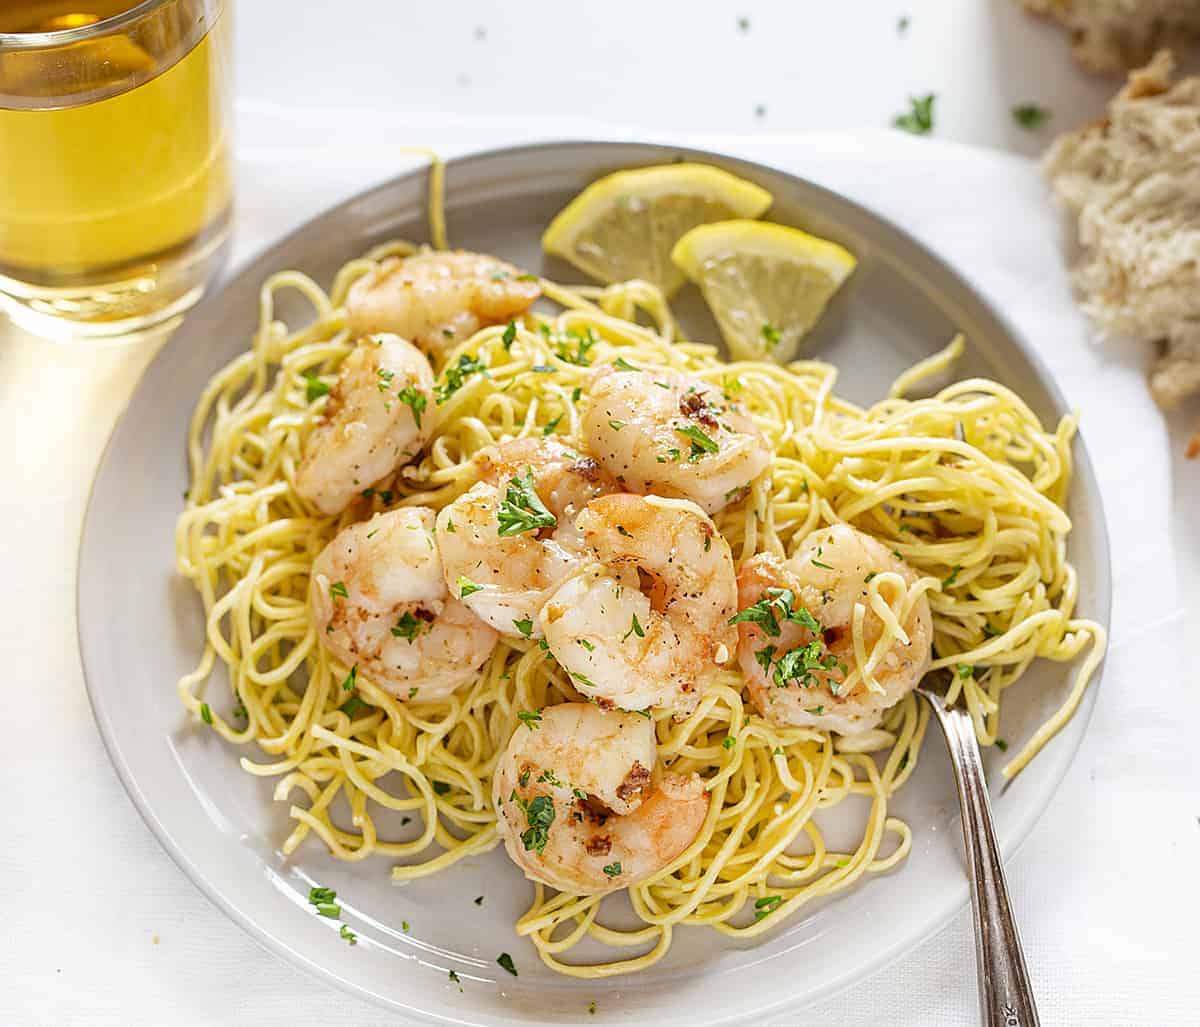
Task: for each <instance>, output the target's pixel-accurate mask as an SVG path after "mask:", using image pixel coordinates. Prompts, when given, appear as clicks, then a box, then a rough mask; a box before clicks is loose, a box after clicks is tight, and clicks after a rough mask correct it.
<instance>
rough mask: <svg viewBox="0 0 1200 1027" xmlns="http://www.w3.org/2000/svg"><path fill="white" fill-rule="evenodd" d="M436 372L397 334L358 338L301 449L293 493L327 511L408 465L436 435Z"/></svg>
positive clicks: (341, 506) (342, 505) (340, 507)
mask: <svg viewBox="0 0 1200 1027" xmlns="http://www.w3.org/2000/svg"><path fill="white" fill-rule="evenodd" d="M432 396H433V369H432V368H430V366H429V361H428V360H426V359H425V357H424V356H423V355H422V354H421V352H420V350H418V349H417V348H416V347H415V346H413V345H412V344H411V343H408V342H405V341H404V340H403V339H401V338H399V337H397V336H395V335H373V336H368V337H367V338H365V339H362V340H361V341H360V342H359V343H358V345H357V346H356V347H355V348H354V350H353V351H352V352H351V353H350V354H349V356H347V357H346V359H345V360H343V361H342V366H341V370H340V371H339V373H338V380H337V383H336V384H335V385H334V386H333V389H332V390H331V391H330V393H329V405H328V406H326V408H325V412H324V413H323V414H322V416H321V423H320V424H318V425H317V427H316V428H314V429H313V432H312V434H311V435H309V437H308V440H307V442H306V443H305V446H304V458H303V460H301V462H300V466H299V468H297V470H296V491H297V492H299V493H300V495H301V496H303V497H304V498H305V499H307V500H308V501H309V502H311V503H312V504H313V505H314V506H316V508H317V509H318V510H320V511H321V512H322V513H324V514H331V515H332V514H336V513H341V511H342V510H343V509H344V508H345V506H346V504H347V503H349V502H350V500H351V499H353V498H354V497H355V496H356V495H358V494H359V493H360V492H362V491H363V489H365V488H367V487H368V486H369V485H372V484H374V483H375V482H377V481H378V480H379V479H380V478H383V477H385V476H386V475H388V474H390V473H391V472H392V471H393V470H395V469H396V468H397V467H399V466H400V465H401V464H404V463H407V462H408V461H410V460H411V459H412V458H413V457H414V456H416V455H417V453H419V452H420V450H421V447H422V446H423V445H425V442H426V440H427V439H428V438H429V435H430V433H431V432H432V431H433V418H434V414H433V410H434V406H433V403H432V402H431V399H432Z"/></svg>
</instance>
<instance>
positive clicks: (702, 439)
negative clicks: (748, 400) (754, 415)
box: [582, 366, 771, 514]
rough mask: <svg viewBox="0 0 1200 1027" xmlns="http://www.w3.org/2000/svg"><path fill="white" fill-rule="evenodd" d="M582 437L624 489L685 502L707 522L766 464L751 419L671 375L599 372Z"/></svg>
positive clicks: (694, 382)
mask: <svg viewBox="0 0 1200 1027" xmlns="http://www.w3.org/2000/svg"><path fill="white" fill-rule="evenodd" d="M582 433H583V437H584V439H585V440H586V441H587V446H588V450H589V451H590V452H591V453H592V455H593V456H595V457H596V459H597V460H599V461H600V463H601V464H602V465H603V466H604V467H605V468H606V469H607V470H608V472H609V473H610V474H612V475H613V477H615V478H616V479H617V481H619V482H620V483H621V484H622V485H624V486H625V488H627V489H629V490H630V491H632V492H641V493H646V492H651V493H654V494H655V495H659V496H671V497H677V498H680V499H690V500H692V502H694V503H696V504H697V505H698V506H700V507H701V508H702V509H703V510H704V511H705V512H706V513H710V514H713V513H716V512H717V511H718V510H720V509H722V508H723V507H725V506H726V505H728V504H729V503H730V502H732V501H733V500H735V499H737V498H740V497H741V496H743V495H745V494H746V490H747V487H748V486H749V484H750V482H751V481H753V480H754V478H756V477H757V476H758V475H759V474H760V473H761V472H762V471H763V469H764V468H765V467H766V466H767V464H768V463H770V461H771V447H770V446H769V445H768V443H767V440H766V438H764V437H763V434H762V432H760V431H759V430H758V428H757V426H756V425H755V424H754V421H753V420H752V419H751V417H750V415H749V414H747V413H746V412H745V411H743V410H742V409H740V408H739V406H738V404H736V403H734V402H732V401H731V400H729V399H728V398H727V397H726V396H725V394H724V393H723V392H722V391H721V390H720V389H719V388H717V386H715V385H710V384H709V383H708V382H705V381H702V380H701V379H699V378H695V377H693V376H691V375H688V374H681V373H679V372H676V371H655V372H653V373H651V372H649V371H617V370H615V369H614V368H612V367H607V366H606V367H601V368H599V369H597V371H596V372H595V374H594V375H593V377H592V387H591V401H590V403H589V404H588V408H587V410H586V412H585V413H584V415H583V425H582Z"/></svg>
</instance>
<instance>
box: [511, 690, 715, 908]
mask: <svg viewBox="0 0 1200 1027" xmlns="http://www.w3.org/2000/svg"><path fill="white" fill-rule="evenodd" d="M539 716H540V719H537V720H531V721H529V722H527V724H525V725H522V726H521V727H518V728H517V730H516V731H515V732H514V733H513V736H512V738H511V739H510V740H509V743H508V748H507V749H505V750H504V753H503V754H502V755H501V757H500V762H499V763H498V764H497V766H496V774H495V777H494V778H493V781H492V798H493V801H494V802H495V804H496V811H497V814H498V816H497V821H496V827H497V830H498V831H499V833H500V836H501V837H502V838H503V839H504V846H505V848H506V849H508V854H509V856H511V857H512V861H513V862H514V863H516V864H517V866H519V867H520V868H521V869H522V870H523V871H524V872H525V876H526V877H529V878H531V879H532V880H534V881H541V882H542V883H543V884H548V885H549V886H550V887H551V888H557V889H559V890H560V891H564V892H571V893H573V894H576V895H598V894H603V893H604V892H610V891H615V890H616V889H617V888H629V887H631V886H633V885H635V884H640V883H641V882H642V881H644V880H646V879H647V878H649V877H653V876H654V875H655V874H657V873H658V872H659V871H660V870H662V869H663V868H664V867H665V866H667V865H668V864H669V863H670V862H671V860H673V859H675V858H676V857H677V856H678V855H679V854H680V853H682V852H683V851H684V850H685V849H686V848H687V847H688V846H689V845H691V843H692V842H693V841H694V840H695V838H696V835H697V834H698V833H699V831H700V828H701V827H702V826H703V824H704V818H705V815H706V814H707V812H708V796H707V795H706V793H705V791H704V785H703V783H702V782H701V781H700V778H699V777H698V776H697V775H695V774H691V775H689V776H686V777H685V776H683V775H679V774H665V775H659V780H657V782H656V781H655V777H656V775H655V764H656V762H657V754H656V750H655V741H654V725H653V724H652V723H651V722H650V721H649V720H648V719H647V718H645V717H640V716H638V715H636V714H631V713H620V712H617V711H612V712H608V713H606V712H604V711H602V710H600V709H599V708H597V707H596V706H593V705H591V704H590V703H562V704H561V705H558V706H548V707H547V708H546V709H544V710H542V711H541V712H540V715H539Z"/></svg>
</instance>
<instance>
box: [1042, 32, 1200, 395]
mask: <svg viewBox="0 0 1200 1027" xmlns="http://www.w3.org/2000/svg"><path fill="white" fill-rule="evenodd" d="M1172 67H1173V63H1172V59H1171V55H1170V54H1169V53H1167V52H1166V51H1164V52H1162V53H1160V54H1158V55H1157V56H1155V58H1154V59H1153V60H1152V61H1151V62H1150V63H1149V64H1148V65H1147V66H1146V67H1144V68H1142V69H1141V70H1139V71H1135V72H1133V73H1132V74H1131V75H1130V76H1129V81H1128V82H1126V84H1125V86H1124V88H1123V89H1122V90H1121V91H1120V92H1119V93H1118V94H1117V95H1116V97H1115V98H1114V99H1113V100H1112V102H1111V103H1110V104H1109V107H1108V117H1107V118H1106V119H1105V120H1104V121H1101V122H1098V123H1096V124H1093V125H1089V126H1087V127H1085V128H1083V129H1080V130H1079V131H1077V132H1072V133H1068V134H1067V135H1064V136H1061V137H1059V139H1057V140H1056V141H1055V142H1054V144H1053V145H1052V146H1051V147H1050V150H1049V152H1048V153H1047V154H1046V157H1045V161H1044V170H1045V173H1046V175H1047V176H1048V178H1049V179H1050V182H1051V183H1052V186H1053V189H1054V194H1055V196H1056V197H1057V198H1058V199H1059V200H1060V201H1061V202H1062V203H1063V204H1065V205H1066V207H1067V208H1068V209H1070V210H1071V211H1072V212H1073V213H1074V214H1076V215H1078V235H1079V242H1080V245H1081V247H1082V257H1081V260H1080V262H1079V264H1078V265H1077V266H1076V267H1075V269H1074V280H1075V284H1076V286H1077V287H1078V288H1079V290H1080V292H1081V293H1082V295H1083V308H1084V310H1085V311H1087V313H1088V314H1089V315H1090V316H1091V318H1092V319H1093V320H1094V322H1095V323H1096V325H1097V326H1098V327H1099V328H1100V331H1101V333H1102V334H1111V335H1121V336H1130V337H1132V338H1135V339H1141V340H1144V341H1146V342H1153V343H1156V344H1158V345H1160V346H1161V347H1162V350H1163V352H1162V356H1161V357H1160V358H1159V360H1158V363H1157V364H1156V365H1155V367H1154V370H1153V372H1152V373H1151V376H1150V388H1151V391H1152V392H1153V393H1154V398H1155V399H1156V400H1157V401H1158V402H1159V403H1160V404H1161V405H1162V406H1164V407H1171V406H1175V405H1176V404H1177V403H1178V402H1179V401H1180V400H1181V399H1183V398H1184V397H1185V396H1189V395H1191V394H1193V393H1196V392H1200V78H1185V79H1182V80H1181V81H1179V82H1176V83H1174V84H1172V83H1171V71H1172Z"/></svg>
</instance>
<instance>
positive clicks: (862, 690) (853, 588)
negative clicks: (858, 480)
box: [737, 524, 933, 735]
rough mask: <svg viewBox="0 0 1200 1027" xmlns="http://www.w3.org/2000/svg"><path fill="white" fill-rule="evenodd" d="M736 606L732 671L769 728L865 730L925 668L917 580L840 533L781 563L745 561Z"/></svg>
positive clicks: (871, 543) (873, 547) (860, 539)
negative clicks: (743, 683)
mask: <svg viewBox="0 0 1200 1027" xmlns="http://www.w3.org/2000/svg"><path fill="white" fill-rule="evenodd" d="M738 597H739V602H740V606H741V611H740V612H739V613H738V615H737V619H738V621H739V622H740V623H739V624H738V636H739V637H738V662H739V663H740V665H741V668H742V673H743V674H744V676H745V679H746V685H747V687H748V688H749V690H750V695H751V698H752V699H753V700H754V705H755V706H756V707H757V708H758V710H759V712H760V713H761V714H762V715H763V716H764V717H766V718H767V719H768V720H769V721H771V722H772V723H775V724H780V725H797V726H809V727H815V728H819V729H821V730H826V731H836V732H838V733H839V734H843V735H847V734H855V733H858V732H861V731H866V730H868V729H870V728H873V727H875V726H876V725H877V724H878V723H879V721H880V719H881V718H882V716H883V713H884V711H885V710H887V709H888V708H890V707H891V706H894V705H895V704H896V703H898V702H899V701H900V700H901V699H903V698H904V696H906V695H907V694H908V693H909V692H911V691H912V690H913V688H915V687H916V686H917V684H919V683H920V680H921V678H922V677H923V676H924V674H925V672H926V670H927V669H928V668H929V662H930V659H931V656H932V641H933V619H932V615H931V613H930V609H929V600H928V599H927V598H926V595H925V590H924V589H923V588H922V587H921V586H920V585H919V584H918V575H917V574H916V572H915V571H914V570H913V569H912V568H911V567H909V566H908V565H907V564H906V563H904V561H902V560H900V559H899V558H897V557H896V556H894V555H893V554H892V553H891V552H890V551H889V550H888V548H887V547H886V546H884V545H883V544H882V543H880V542H879V541H878V540H877V539H874V538H872V537H871V536H870V535H867V534H864V533H863V532H861V531H858V530H857V529H855V528H852V527H850V525H848V524H835V525H832V526H831V527H828V528H822V529H820V530H818V531H814V532H812V533H811V534H810V535H808V536H807V537H806V538H805V539H804V541H803V542H802V543H801V545H800V547H799V549H798V550H797V551H796V554H795V555H794V556H793V557H792V558H791V559H790V560H781V559H780V558H779V557H777V556H773V555H771V554H769V553H760V554H758V555H757V556H754V557H752V558H751V559H750V560H748V561H746V563H745V564H744V565H743V566H742V569H741V572H740V573H739V575H738ZM889 619H890V620H891V622H892V624H893V628H892V632H893V637H892V638H891V640H890V641H886V640H885V639H884V634H885V631H887V630H888V620H889ZM856 634H857V635H858V637H859V639H860V642H861V648H857V647H856V646H855V636H856Z"/></svg>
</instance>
